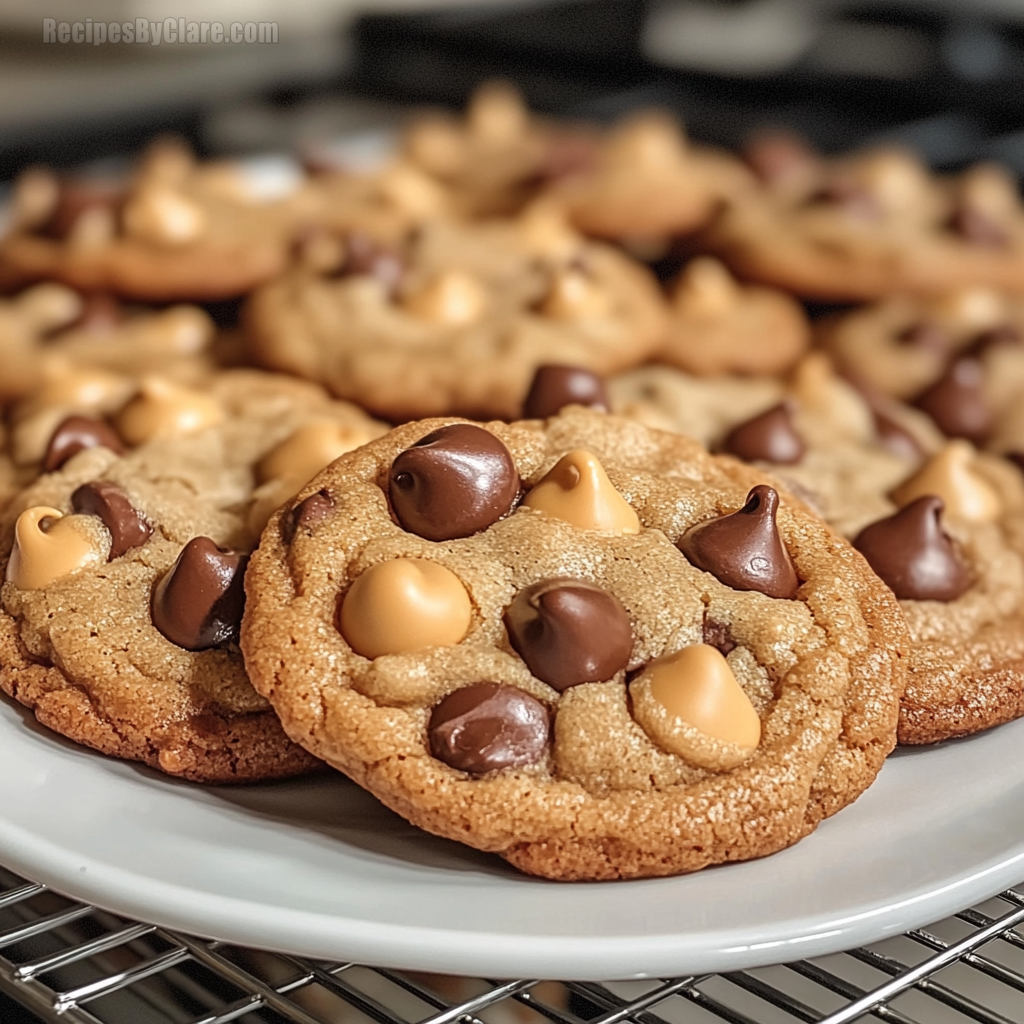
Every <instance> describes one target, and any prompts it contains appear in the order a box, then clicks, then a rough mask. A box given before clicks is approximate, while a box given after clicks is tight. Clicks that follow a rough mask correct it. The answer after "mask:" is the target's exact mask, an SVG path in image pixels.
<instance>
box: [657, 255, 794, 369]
mask: <svg viewBox="0 0 1024 1024" xmlns="http://www.w3.org/2000/svg"><path fill="white" fill-rule="evenodd" d="M810 341H811V327H810V323H809V321H808V319H807V314H806V313H805V312H804V310H803V308H802V307H801V306H800V304H799V303H798V302H796V301H795V300H794V299H792V298H790V297H789V296H788V295H785V294H784V293H782V292H779V291H776V290H774V289H772V288H762V287H759V286H757V285H743V284H740V283H739V282H737V281H736V280H735V279H734V278H733V277H732V275H731V274H730V273H729V271H728V270H727V269H726V268H725V267H724V266H723V265H722V264H721V263H720V262H719V261H718V260H715V259H712V258H711V257H710V256H702V257H699V258H698V259H695V260H693V261H691V262H690V263H689V264H687V266H686V267H685V268H684V269H683V272H682V273H681V274H680V275H679V278H678V279H677V280H676V282H675V284H674V285H673V287H672V289H671V293H670V296H669V326H668V331H667V334H666V339H665V344H664V346H663V347H662V349H661V351H660V352H659V353H658V359H659V360H660V361H662V362H665V363H668V364H669V365H671V366H677V367H679V369H681V370H686V371H688V372H690V373H696V374H700V375H702V376H710V375H714V374H729V373H735V374H750V375H763V376H769V375H771V374H776V373H783V372H785V371H786V370H788V369H790V368H791V367H792V365H793V364H794V363H795V362H796V361H797V359H799V358H800V356H801V355H803V353H804V352H805V351H806V349H807V347H808V345H809V344H810Z"/></svg>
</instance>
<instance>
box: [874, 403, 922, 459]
mask: <svg viewBox="0 0 1024 1024" xmlns="http://www.w3.org/2000/svg"><path fill="white" fill-rule="evenodd" d="M872 416H873V418H874V423H875V436H876V437H877V438H878V443H879V444H881V445H882V446H883V447H884V448H888V449H889V451H891V452H892V453H893V454H894V455H899V456H901V457H902V458H904V459H921V458H923V457H924V454H925V452H924V449H923V448H922V447H921V444H920V442H919V441H918V440H917V438H916V437H914V435H913V434H911V433H910V431H909V430H907V429H906V428H905V427H903V426H901V425H900V424H899V423H897V422H896V420H894V419H892V418H891V417H890V416H886V414H885V413H884V412H879V411H878V410H877V409H876V410H875V411H874V412H873V413H872Z"/></svg>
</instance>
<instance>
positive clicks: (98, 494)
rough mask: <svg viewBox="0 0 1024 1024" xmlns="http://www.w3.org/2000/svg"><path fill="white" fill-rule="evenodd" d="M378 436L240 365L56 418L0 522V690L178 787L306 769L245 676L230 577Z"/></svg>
mask: <svg viewBox="0 0 1024 1024" xmlns="http://www.w3.org/2000/svg"><path fill="white" fill-rule="evenodd" d="M380 430H381V428H380V426H379V425H377V424H375V423H373V421H371V420H369V419H368V418H367V417H365V416H363V415H362V414H361V413H360V412H358V410H356V409H354V408H353V407H350V406H345V405H343V404H342V403H336V402H331V401H330V400H329V399H328V398H327V396H326V395H324V394H323V393H322V392H320V391H319V389H317V388H315V387H313V386H311V385H308V384H304V383H302V382H298V381H292V380H287V379H275V378H272V377H269V376H268V375H264V374H259V373H257V372H254V371H233V372H229V373H224V374H223V375H221V376H220V377H218V378H216V379H215V380H214V381H213V382H211V386H210V387H208V388H207V389H206V390H205V391H198V390H188V389H185V388H184V387H180V386H175V385H170V384H168V383H166V382H164V383H163V384H160V385H157V384H156V383H155V382H154V381H149V382H146V383H144V384H143V386H142V388H141V389H140V390H139V391H138V392H137V393H136V394H135V395H134V396H132V397H130V398H129V399H128V401H127V403H126V404H124V405H123V407H122V408H121V409H120V410H119V411H118V412H117V413H116V414H115V415H114V416H113V420H112V422H107V421H104V420H96V419H89V418H87V417H72V418H68V419H66V420H64V421H63V422H62V423H61V424H60V425H59V426H58V427H57V429H56V431H55V432H54V434H53V436H52V438H51V440H50V443H49V445H48V448H47V451H46V457H45V460H44V466H43V468H44V470H48V472H44V474H43V475H42V476H41V477H40V478H39V479H38V480H37V481H36V482H35V483H34V484H32V485H31V486H30V487H28V488H27V489H26V490H25V491H23V492H22V493H21V494H19V495H18V496H17V497H16V498H15V499H14V500H13V501H12V502H11V504H10V505H9V507H8V508H7V510H6V512H5V516H4V519H3V524H4V532H3V544H2V547H0V553H2V557H0V566H2V569H0V571H3V572H4V573H5V579H6V582H5V583H4V584H3V589H2V592H0V600H2V610H0V666H2V667H0V687H2V688H3V689H4V690H5V691H6V692H7V693H9V694H10V695H11V696H14V697H16V698H17V699H18V700H20V701H21V702H22V703H24V704H26V705H28V706H29V707H31V708H32V709H33V710H34V711H35V713H36V716H37V717H38V719H39V720H40V721H41V722H42V723H43V724H44V725H46V726H48V727H49V728H51V729H53V730H55V731H56V732H59V733H61V734H62V735H64V736H67V737H68V738H70V739H73V740H75V741H76V742H79V743H83V744H85V745H87V746H90V747H93V748H95V749H97V750H100V751H102V752H104V753H108V754H113V755H115V756H118V757H124V758H128V759H132V760H138V761H142V762H144V763H146V764H149V765H151V766H153V767H156V768H160V769H161V770H163V771H165V772H168V773H169V774H172V775H179V776H181V777H183V778H188V779H192V780H194V781H200V782H243V781H251V780H256V779H262V778H274V777H278V776H282V775H290V774H294V773H295V772H299V771H304V770H307V769H308V768H310V767H311V766H313V765H314V764H315V761H314V759H313V758H312V757H310V755H308V754H307V753H306V752H305V751H303V750H301V749H300V748H299V747H296V746H293V745H292V744H291V743H289V742H288V741H287V739H286V737H285V736H284V734H283V733H282V731H281V729H280V726H279V725H278V722H277V719H276V717H275V716H274V714H273V712H272V711H270V709H269V706H268V705H267V703H266V701H265V700H263V699H262V698H261V697H259V696H258V695H257V694H256V693H255V691H254V690H253V689H252V687H251V686H250V684H249V682H248V679H247V676H246V673H245V669H244V666H243V664H242V658H241V654H240V652H239V650H238V646H237V639H238V627H239V622H240V619H241V614H242V603H243V600H244V595H243V590H242V575H243V573H244V571H245V565H246V562H247V558H248V552H249V551H250V550H251V548H252V547H253V545H254V544H255V543H256V540H257V539H258V537H259V531H260V529H262V525H263V522H264V521H265V519H266V518H267V516H269V514H270V512H271V511H273V509H274V508H276V507H277V505H278V504H280V503H281V502H283V501H286V500H288V499H289V498H290V496H291V495H292V494H293V493H294V492H295V491H297V490H298V489H299V488H300V487H301V486H302V485H303V484H304V483H305V482H306V480H307V479H308V478H309V477H310V476H311V475H313V474H314V473H316V472H317V471H318V470H319V469H321V468H322V467H323V466H324V465H326V464H327V463H328V462H330V460H331V459H332V458H334V457H335V456H336V455H338V454H340V453H341V452H343V451H347V450H349V449H351V448H352V447H355V446H356V445H358V444H361V443H362V442H363V441H365V440H367V439H368V438H370V437H372V436H375V435H376V434H378V433H380Z"/></svg>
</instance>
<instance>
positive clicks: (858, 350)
mask: <svg viewBox="0 0 1024 1024" xmlns="http://www.w3.org/2000/svg"><path fill="white" fill-rule="evenodd" d="M1022 332H1024V303H1022V302H1021V300H1019V299H1015V298H1012V297H1009V296H1007V295H1005V294H1001V293H999V292H995V291H992V290H991V289H985V288H962V289H959V290H957V291H955V292H950V293H949V294H946V295H943V296H941V297H935V298H931V299H927V298H921V299H915V298H909V297H896V298H891V299H885V300H883V301H881V302H877V303H873V304H872V305H870V306H866V307H864V308H862V309H858V310H854V311H852V312H849V313H846V314H842V315H837V316H834V317H829V318H826V319H825V320H823V321H822V322H821V323H820V324H819V325H818V327H817V333H818V338H819V342H820V344H821V345H823V346H824V347H825V348H826V349H827V350H828V351H829V352H830V353H831V354H832V356H833V358H834V359H835V360H836V362H837V364H838V365H839V366H840V368H841V369H842V370H843V372H844V373H845V374H846V375H847V376H849V377H850V378H851V379H854V380H857V381H859V382H861V383H862V384H863V385H864V386H865V387H867V388H869V389H871V390H873V391H875V392H877V393H879V394H883V395H892V396H895V397H897V398H900V399H903V400H904V401H908V402H913V403H914V404H915V405H917V406H918V407H919V408H921V409H923V410H924V411H925V412H927V413H928V414H929V415H930V416H931V417H932V418H933V419H934V420H935V422H936V423H937V425H938V426H939V428H940V429H941V430H943V431H944V432H945V433H946V434H947V435H948V436H950V437H964V438H967V439H968V440H970V441H972V442H974V443H976V444H984V445H986V446H987V447H991V448H992V449H994V450H996V451H1009V450H1014V449H1017V448H1019V447H1020V443H1019V442H1020V440H1021V431H1020V429H1019V425H1018V424H1019V421H1020V414H1019V411H1018V407H1019V404H1020V403H1019V401H1018V397H1019V395H1020V394H1021V393H1022V392H1024V340H1022Z"/></svg>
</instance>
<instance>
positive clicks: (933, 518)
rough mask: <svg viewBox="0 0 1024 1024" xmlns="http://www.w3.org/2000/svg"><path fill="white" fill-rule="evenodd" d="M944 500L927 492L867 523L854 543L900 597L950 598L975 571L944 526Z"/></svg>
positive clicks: (966, 585)
mask: <svg viewBox="0 0 1024 1024" xmlns="http://www.w3.org/2000/svg"><path fill="white" fill-rule="evenodd" d="M943 507H944V506H943V502H942V499H941V498H939V497H937V496H936V495H934V494H926V495H925V496H924V497H922V498H918V499H917V501H912V502H911V503H910V504H909V505H907V506H906V508H901V509H900V510H899V512H897V513H896V514H895V515H891V516H889V517H888V518H886V519H879V520H878V522H876V523H872V524H871V525H870V526H866V527H864V529H863V530H861V531H860V533H859V534H857V536H856V538H855V539H854V542H853V546H854V547H855V548H856V549H857V550H858V551H859V552H860V553H861V554H862V555H863V556H864V557H865V558H866V559H867V562H868V565H870V566H871V568H872V569H874V571H875V573H876V574H877V575H878V576H879V577H880V578H881V579H882V582H884V583H885V584H886V585H887V586H888V587H889V589H890V590H892V592H893V593H894V594H895V595H896V596H897V597H898V598H899V599H900V600H910V601H952V600H953V599H954V598H957V597H959V596H960V595H961V594H962V593H963V592H964V591H965V590H967V588H968V587H969V586H970V585H971V575H970V572H969V571H968V568H967V566H966V565H965V564H964V562H963V560H962V559H961V557H960V555H959V554H958V552H957V550H956V547H955V546H954V544H953V542H952V540H950V538H949V537H948V536H947V534H946V532H945V531H944V530H943V529H942V521H941V516H942V509H943Z"/></svg>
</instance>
